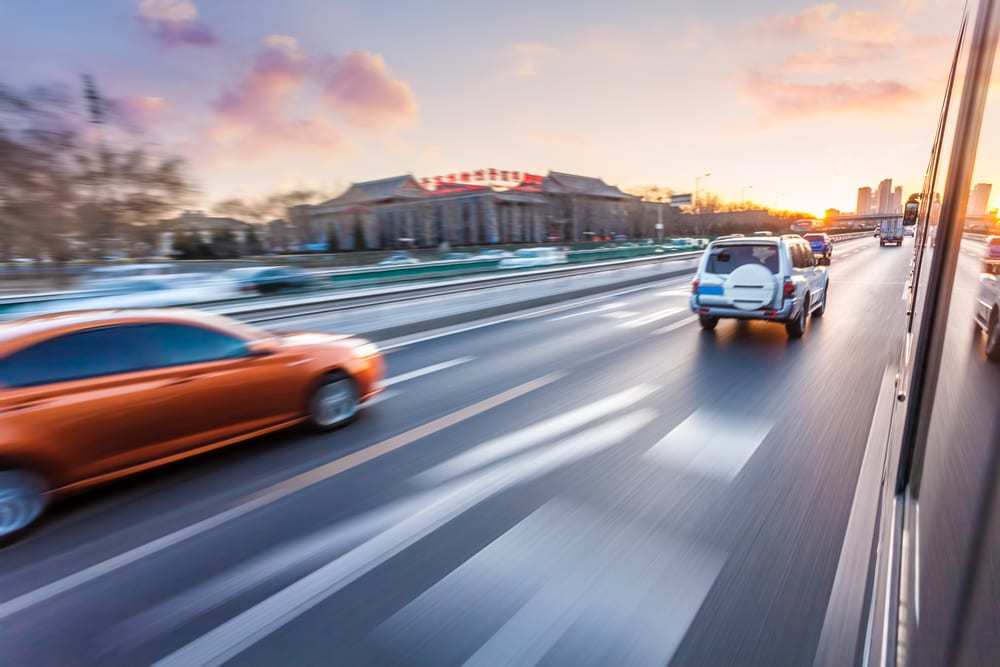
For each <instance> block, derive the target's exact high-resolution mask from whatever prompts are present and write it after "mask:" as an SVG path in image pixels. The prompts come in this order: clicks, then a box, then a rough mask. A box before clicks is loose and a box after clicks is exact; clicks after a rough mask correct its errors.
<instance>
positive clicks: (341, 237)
mask: <svg viewBox="0 0 1000 667" xmlns="http://www.w3.org/2000/svg"><path fill="white" fill-rule="evenodd" d="M637 203H638V198H637V197H634V196H632V195H629V194H626V193H625V192H622V191H621V190H619V189H618V188H616V187H614V186H611V185H608V184H607V183H605V182H604V181H602V180H601V179H599V178H592V177H587V176H577V175H573V174H564V173H560V172H549V174H548V175H547V176H540V175H537V174H531V173H526V172H522V171H514V170H498V169H479V170H473V171H468V172H457V173H454V174H448V175H445V176H434V177H429V178H421V179H417V178H415V177H413V176H412V175H404V176H394V177H391V178H384V179H380V180H376V181H366V182H362V183H354V184H353V185H351V186H350V187H349V188H348V189H347V190H346V191H345V192H344V193H343V194H341V195H340V196H338V197H336V198H334V199H331V200H329V201H325V202H323V203H321V204H317V205H302V206H295V207H292V208H291V209H289V221H290V222H291V223H292V224H294V225H295V226H296V228H298V229H299V230H300V236H301V237H302V238H303V239H304V240H307V242H322V241H326V240H329V241H330V242H331V245H333V244H335V245H336V248H330V249H331V250H351V249H361V248H369V249H373V248H395V247H407V246H419V247H432V246H437V245H440V244H442V243H448V244H449V245H452V246H461V245H479V244H493V243H544V242H549V241H551V242H572V241H585V240H591V239H594V238H603V237H610V236H613V235H616V234H625V235H628V236H631V235H632V232H633V230H632V229H631V228H630V226H629V215H628V213H629V208H630V205H631V206H634V205H637Z"/></svg>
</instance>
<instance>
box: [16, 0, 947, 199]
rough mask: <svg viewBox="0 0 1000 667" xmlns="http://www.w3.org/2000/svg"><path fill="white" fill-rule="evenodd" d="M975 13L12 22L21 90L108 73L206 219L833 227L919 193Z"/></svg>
mask: <svg viewBox="0 0 1000 667" xmlns="http://www.w3.org/2000/svg"><path fill="white" fill-rule="evenodd" d="M952 4H953V3H926V4H924V3H914V2H911V1H909V0H898V1H887V2H883V3H879V4H878V5H876V6H874V7H869V6H867V5H863V4H861V3H851V2H848V3H802V2H791V1H788V0H784V1H780V2H776V3H771V4H770V5H768V6H766V7H762V6H757V5H752V4H747V5H739V6H735V7H733V6H731V5H730V4H727V3H721V2H706V3H700V4H699V5H698V6H686V5H679V4H668V5H660V4H658V3H650V2H631V3H622V4H620V5H618V6H615V8H614V9H613V11H612V10H609V9H608V7H607V6H606V5H605V4H604V3H598V2H590V1H587V2H579V3H575V4H574V6H573V11H569V12H568V11H565V8H563V7H561V6H559V5H558V4H554V5H552V6H548V5H546V6H538V5H537V4H531V5H528V4H527V3H524V5H523V6H522V4H521V3H519V2H511V3H507V4H506V5H504V6H503V7H495V6H491V7H485V8H481V7H472V6H471V5H467V6H458V7H454V8H451V9H450V10H449V11H448V12H437V11H427V10H426V8H423V7H419V6H411V5H405V4H403V5H397V6H395V7H394V11H393V12H392V15H391V18H389V19H387V18H386V14H385V13H384V12H383V11H381V10H380V8H379V7H377V6H371V5H354V4H350V3H330V2H319V1H318V0H303V1H302V2H300V3H298V4H297V5H296V7H295V11H288V10H287V8H281V7H277V6H272V5H268V4H265V3H260V4H256V5H254V6H245V5H235V4H232V3H221V2H210V1H209V0H197V1H192V0H142V1H138V0H109V1H108V2H103V3H100V5H99V6H97V5H93V4H90V3H72V4H69V5H67V4H66V3H64V2H56V1H55V0H38V1H35V2H8V3H4V6H3V7H2V8H0V20H2V21H4V22H5V24H7V25H18V26H19V27H20V29H19V30H18V31H16V32H14V33H13V34H11V35H10V36H9V38H8V39H6V40H5V42H4V44H2V45H0V55H4V56H6V57H3V58H0V81H2V82H4V83H7V84H9V85H13V86H21V87H24V86H30V85H35V84H40V83H56V84H61V85H64V86H66V87H67V88H68V89H69V90H71V91H74V92H76V91H78V89H79V80H80V79H79V77H80V75H81V74H84V73H86V74H92V75H93V76H94V77H95V79H96V80H97V82H98V85H99V86H100V88H101V90H102V92H103V93H104V94H105V95H107V96H108V97H110V98H112V99H113V100H114V101H115V102H116V105H117V108H118V110H119V111H120V113H121V115H122V117H124V118H125V119H126V120H127V121H128V123H129V124H131V125H132V126H133V127H137V128H141V129H142V130H143V132H144V140H146V141H148V142H150V143H152V144H155V145H157V146H159V147H162V148H163V149H164V150H167V151H171V152H176V153H178V154H180V155H182V156H183V157H185V158H186V159H187V160H188V161H189V163H190V164H191V167H192V171H193V175H194V177H195V180H196V182H197V184H198V185H199V186H200V188H201V189H202V192H203V197H202V201H201V202H199V205H202V206H205V205H207V204H209V203H211V202H213V201H217V200H219V199H223V198H226V197H231V196H243V197H255V196H260V195H262V194H266V193H268V192H272V191H274V190H276V189H293V188H316V189H321V190H323V191H325V192H338V191H342V190H343V189H345V188H346V187H347V186H348V185H349V184H350V183H352V182H358V181H364V180H369V179H373V178H379V177H383V176H385V175H389V174H404V173H412V174H415V175H418V176H424V175H432V174H441V173H450V172H452V171H453V170H455V169H460V168H463V167H466V166H468V165H484V164H485V165H496V166H505V167H510V168H514V169H519V170H522V171H527V172H530V173H544V172H545V171H547V170H548V169H555V170H560V171H565V172H571V173H580V174H595V175H600V176H601V177H602V178H604V179H606V180H607V181H608V182H609V183H613V184H615V185H618V186H620V187H623V188H630V187H636V186H643V185H660V186H666V187H670V188H673V189H675V190H677V191H680V192H690V191H693V190H694V189H695V185H696V184H695V180H696V178H699V177H700V176H701V175H702V174H706V173H710V174H711V176H709V177H706V178H704V179H702V181H701V183H700V184H699V189H702V190H704V191H706V192H707V191H710V192H713V193H717V194H718V195H719V196H721V197H722V198H724V199H726V200H729V201H740V200H741V199H743V197H744V194H743V193H749V195H750V198H751V199H753V200H754V201H756V202H759V203H761V204H764V205H767V206H771V207H775V208H785V209H794V210H804V211H808V212H811V213H814V214H817V215H819V214H821V213H822V211H823V210H825V209H826V208H828V207H831V206H832V207H837V208H840V209H843V210H847V209H849V208H850V200H849V199H848V197H849V196H850V195H849V193H850V192H852V187H853V183H854V182H856V181H857V180H858V177H859V174H858V173H857V172H858V168H857V167H858V165H862V164H863V165H864V166H865V171H866V172H868V173H870V174H877V173H894V174H896V175H897V178H898V179H899V181H898V182H900V183H902V184H903V185H904V189H905V190H906V191H908V192H909V191H913V190H915V189H917V188H918V186H919V183H920V180H921V178H922V173H923V168H924V165H925V162H926V153H927V150H928V148H929V142H930V139H931V136H932V131H933V127H934V124H935V121H936V117H937V111H938V106H939V102H938V100H939V98H940V91H941V89H942V87H943V85H944V81H945V76H946V74H947V65H948V62H949V57H948V54H949V52H950V49H951V46H952V44H953V40H954V32H955V29H956V27H957V17H958V13H959V9H960V7H958V6H954V7H953V6H952ZM528 9H530V12H531V16H532V21H531V22H530V24H529V23H526V22H525V21H524V16H525V14H526V11H528ZM903 45H905V48H901V47H902V46H903ZM736 54H740V55H739V58H736V57H734V56H736ZM748 54H749V55H748ZM665 63H669V64H670V67H667V68H665V67H664V64H665ZM887 141H891V142H892V144H893V145H894V146H895V149H894V150H892V151H886V150H884V148H883V147H884V145H885V142H887ZM804 161H805V163H806V168H803V162H804Z"/></svg>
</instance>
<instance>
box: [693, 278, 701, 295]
mask: <svg viewBox="0 0 1000 667" xmlns="http://www.w3.org/2000/svg"><path fill="white" fill-rule="evenodd" d="M700 284H701V281H700V280H698V279H697V278H695V279H694V280H692V281H691V294H697V293H698V285H700Z"/></svg>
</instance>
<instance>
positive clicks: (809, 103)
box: [744, 73, 921, 117]
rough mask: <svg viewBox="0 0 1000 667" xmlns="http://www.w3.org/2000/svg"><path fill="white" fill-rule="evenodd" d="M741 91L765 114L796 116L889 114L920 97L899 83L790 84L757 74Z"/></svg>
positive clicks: (751, 76)
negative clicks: (761, 108)
mask: <svg viewBox="0 0 1000 667" xmlns="http://www.w3.org/2000/svg"><path fill="white" fill-rule="evenodd" d="M744 89H745V90H746V92H747V94H748V95H750V97H751V98H753V99H754V100H755V101H756V102H757V103H759V104H760V105H761V106H762V107H763V108H764V110H765V111H766V112H768V113H769V114H775V115H781V116H797V117H801V116H811V115H823V114H835V113H836V114H839V113H845V112H856V111H864V112H869V113H875V112H891V111H895V110H897V109H898V108H899V107H901V106H902V105H904V104H906V103H908V102H912V101H915V100H917V99H919V98H920V97H921V95H920V93H919V92H918V91H917V90H915V89H914V88H912V87H910V86H908V85H906V84H904V83H902V82H899V81H892V80H884V81H857V82H852V81H833V82H826V83H794V82H790V81H783V80H781V79H776V78H773V77H770V76H765V75H763V74H760V73H754V74H751V75H749V76H748V77H747V81H746V83H745V86H744Z"/></svg>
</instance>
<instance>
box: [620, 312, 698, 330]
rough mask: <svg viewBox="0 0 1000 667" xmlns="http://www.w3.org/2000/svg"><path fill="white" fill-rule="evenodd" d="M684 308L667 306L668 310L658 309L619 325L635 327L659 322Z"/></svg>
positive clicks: (628, 327)
mask: <svg viewBox="0 0 1000 667" xmlns="http://www.w3.org/2000/svg"><path fill="white" fill-rule="evenodd" d="M682 310H684V309H683V308H667V309H666V310H661V311H658V312H655V313H650V314H649V315H643V316H642V317H638V318H636V319H634V320H630V321H628V322H623V323H622V324H619V325H618V326H620V327H624V328H626V329H634V328H636V327H641V326H645V325H647V324H652V323H653V322H657V321H659V320H662V319H664V318H667V317H670V316H671V315H673V314H675V313H679V312H681V311H682Z"/></svg>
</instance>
